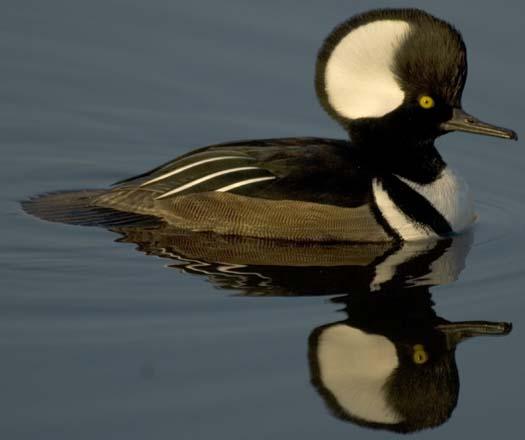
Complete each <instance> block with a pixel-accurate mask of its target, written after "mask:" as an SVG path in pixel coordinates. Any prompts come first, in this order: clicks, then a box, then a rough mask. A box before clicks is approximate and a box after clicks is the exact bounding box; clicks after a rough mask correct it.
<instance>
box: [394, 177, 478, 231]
mask: <svg viewBox="0 0 525 440" xmlns="http://www.w3.org/2000/svg"><path fill="white" fill-rule="evenodd" d="M396 177H397V178H399V179H400V180H402V181H403V182H405V183H406V184H407V185H408V186H410V187H411V188H412V189H413V190H414V191H416V192H418V193H419V194H421V195H422V196H423V197H424V198H425V199H427V200H428V201H429V202H430V203H431V204H432V206H434V208H436V210H438V211H439V212H440V213H441V215H442V216H443V217H445V219H446V220H447V221H448V223H449V225H450V226H451V227H452V230H453V231H454V232H461V231H464V230H465V229H467V228H468V227H469V226H470V225H472V223H474V220H475V217H476V216H475V214H474V203H473V201H472V196H471V194H470V191H469V188H468V185H467V183H466V182H465V181H464V180H463V179H462V178H461V177H460V176H458V175H457V174H456V173H455V172H454V171H453V170H452V169H450V168H449V167H447V168H445V169H444V170H443V171H442V172H441V174H440V175H439V177H438V178H437V179H436V180H434V181H433V182H431V183H429V184H427V185H421V184H419V183H416V182H412V181H411V180H408V179H405V178H403V177H401V176H396Z"/></svg>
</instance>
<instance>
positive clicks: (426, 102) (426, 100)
mask: <svg viewBox="0 0 525 440" xmlns="http://www.w3.org/2000/svg"><path fill="white" fill-rule="evenodd" d="M419 105H420V106H421V107H423V108H425V109H428V108H432V107H434V105H435V102H434V100H433V99H432V98H431V97H430V96H427V95H423V96H421V97H420V98H419Z"/></svg>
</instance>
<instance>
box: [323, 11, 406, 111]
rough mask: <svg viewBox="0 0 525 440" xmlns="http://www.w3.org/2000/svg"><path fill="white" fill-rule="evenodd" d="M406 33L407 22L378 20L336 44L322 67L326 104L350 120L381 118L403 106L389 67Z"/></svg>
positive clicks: (399, 91) (356, 30)
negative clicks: (323, 70)
mask: <svg viewBox="0 0 525 440" xmlns="http://www.w3.org/2000/svg"><path fill="white" fill-rule="evenodd" d="M409 32H410V25H409V24H408V23H407V22H406V21H402V20H380V21H374V22H371V23H368V24H364V25H362V26H359V27H358V28H357V29H354V30H353V31H351V32H350V33H349V34H348V35H346V36H345V37H344V38H343V39H342V40H341V41H340V42H339V44H338V45H337V46H336V47H335V48H334V50H333V52H332V53H331V54H330V57H329V59H328V61H327V63H326V68H325V88H326V93H327V96H328V101H329V103H330V104H331V106H332V107H333V108H334V109H335V110H336V111H337V113H339V114H340V115H341V116H343V117H345V118H349V119H357V118H364V117H381V116H383V115H385V114H387V113H389V112H391V111H392V110H394V109H396V108H397V107H399V106H400V105H401V104H402V103H403V100H404V98H405V94H404V92H403V90H401V87H400V86H399V84H398V82H397V80H396V78H395V76H394V73H393V72H392V65H393V62H394V57H395V55H396V53H397V51H398V49H399V47H400V45H401V44H402V43H403V41H404V40H405V38H406V37H407V35H408V34H409Z"/></svg>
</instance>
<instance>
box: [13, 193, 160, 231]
mask: <svg viewBox="0 0 525 440" xmlns="http://www.w3.org/2000/svg"><path fill="white" fill-rule="evenodd" d="M105 192H106V190H82V191H60V192H54V193H47V194H41V195H38V196H36V197H33V198H31V199H29V200H24V201H23V202H21V205H22V209H23V210H24V211H25V212H27V213H28V214H31V215H34V216H35V217H38V218H40V219H42V220H47V221H50V222H57V223H67V224H71V225H82V226H101V227H113V226H144V227H147V226H156V225H159V224H160V223H162V222H161V220H160V219H158V218H156V217H151V216H147V215H141V214H134V213H132V212H123V211H117V210H114V209H110V208H101V207H98V206H95V205H93V204H92V202H93V200H94V198H95V197H97V196H100V195H101V194H103V193H105Z"/></svg>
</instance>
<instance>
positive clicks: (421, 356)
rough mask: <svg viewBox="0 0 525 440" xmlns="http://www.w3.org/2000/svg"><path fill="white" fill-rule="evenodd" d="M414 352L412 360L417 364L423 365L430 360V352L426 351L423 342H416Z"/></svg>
mask: <svg viewBox="0 0 525 440" xmlns="http://www.w3.org/2000/svg"><path fill="white" fill-rule="evenodd" d="M413 350H414V353H413V354H412V360H413V361H414V363H415V364H418V365H421V364H424V363H425V362H426V361H428V353H427V352H426V351H425V347H423V346H422V345H421V344H416V345H414V347H413Z"/></svg>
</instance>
